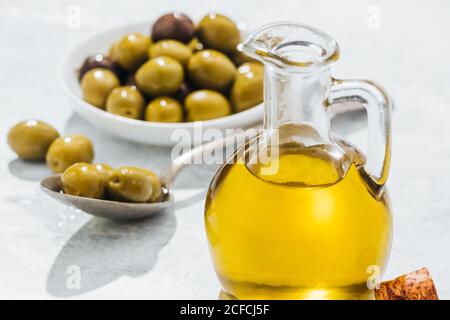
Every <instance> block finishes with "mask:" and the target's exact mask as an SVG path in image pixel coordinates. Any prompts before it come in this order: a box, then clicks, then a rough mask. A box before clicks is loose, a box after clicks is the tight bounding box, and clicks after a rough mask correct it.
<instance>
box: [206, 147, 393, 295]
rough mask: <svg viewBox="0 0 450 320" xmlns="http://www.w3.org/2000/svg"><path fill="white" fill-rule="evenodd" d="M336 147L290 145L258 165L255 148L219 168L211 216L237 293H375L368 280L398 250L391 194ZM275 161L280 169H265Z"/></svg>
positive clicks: (218, 250) (211, 233)
mask: <svg viewBox="0 0 450 320" xmlns="http://www.w3.org/2000/svg"><path fill="white" fill-rule="evenodd" d="M332 153H333V150H329V149H327V147H325V146H315V147H310V148H298V149H296V148H284V149H283V148H281V152H280V154H279V156H278V157H276V158H274V160H272V162H269V163H265V164H261V163H258V162H256V163H255V164H252V165H249V164H245V163H244V162H245V161H242V160H245V159H244V157H245V155H244V156H243V157H240V156H238V155H236V157H240V160H241V161H233V162H234V163H231V162H228V163H226V164H225V165H224V166H223V167H222V168H221V170H219V172H218V173H217V175H216V176H215V178H214V180H213V181H212V184H211V187H210V191H209V193H208V197H207V200H206V208H205V223H206V231H207V236H208V240H209V244H210V249H211V254H212V258H213V262H214V265H215V269H216V272H217V274H218V276H219V278H220V280H221V282H222V285H223V288H224V290H225V291H226V292H227V293H228V294H230V295H232V296H234V297H236V298H238V299H363V298H368V297H369V296H370V293H371V291H370V290H369V289H368V286H367V280H368V279H369V277H371V276H376V274H374V272H375V273H376V272H377V270H378V273H382V272H383V271H384V268H385V264H386V263H387V260H388V255H389V251H390V243H391V223H392V221H391V216H390V209H389V202H388V196H387V194H386V192H385V193H384V194H383V195H382V196H381V197H380V198H379V199H377V198H376V197H375V196H373V193H371V192H370V191H369V189H368V188H369V187H368V185H367V183H365V181H364V175H362V172H361V171H360V169H359V168H360V166H359V164H358V163H357V162H356V161H355V160H353V159H344V160H342V159H340V160H336V159H335V158H333V157H332V156H330V155H331V154H332ZM244 154H245V153H244ZM236 157H235V159H234V160H236ZM238 160H239V159H238ZM273 161H276V162H277V163H275V165H276V167H277V168H278V169H277V171H276V173H274V174H270V175H265V174H263V169H264V168H265V167H267V166H269V165H274V163H273ZM247 162H248V161H247ZM345 163H346V164H347V165H344V164H345Z"/></svg>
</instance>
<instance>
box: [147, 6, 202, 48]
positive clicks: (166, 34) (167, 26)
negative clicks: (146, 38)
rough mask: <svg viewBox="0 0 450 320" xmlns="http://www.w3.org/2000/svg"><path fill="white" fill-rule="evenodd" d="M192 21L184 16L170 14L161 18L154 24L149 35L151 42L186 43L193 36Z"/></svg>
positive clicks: (175, 13) (177, 13)
mask: <svg viewBox="0 0 450 320" xmlns="http://www.w3.org/2000/svg"><path fill="white" fill-rule="evenodd" d="M194 33H195V28H194V23H193V22H192V20H191V19H190V18H189V17H188V16H187V15H185V14H182V13H179V12H172V13H168V14H165V15H163V16H161V17H160V18H159V19H158V20H156V22H155V23H154V25H153V27H152V30H151V34H152V39H153V41H155V42H156V41H159V40H163V39H174V40H178V41H181V42H183V43H188V42H189V41H190V40H191V39H192V38H193V36H194Z"/></svg>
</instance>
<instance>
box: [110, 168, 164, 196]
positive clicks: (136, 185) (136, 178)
mask: <svg viewBox="0 0 450 320" xmlns="http://www.w3.org/2000/svg"><path fill="white" fill-rule="evenodd" d="M107 189H108V192H109V195H110V196H111V197H112V198H113V199H114V200H117V201H126V202H140V203H143V202H153V201H157V200H159V199H160V197H161V194H162V187H161V182H160V180H159V177H158V176H157V175H156V174H155V173H153V172H152V171H150V170H146V169H142V168H136V167H120V168H117V169H115V170H113V171H111V173H110V175H109V177H108V182H107Z"/></svg>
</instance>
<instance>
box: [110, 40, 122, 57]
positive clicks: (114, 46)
mask: <svg viewBox="0 0 450 320" xmlns="http://www.w3.org/2000/svg"><path fill="white" fill-rule="evenodd" d="M119 43H120V41H116V42H114V43H113V44H112V45H111V47H110V48H109V52H108V57H109V58H110V59H111V60H113V61H117V60H118V59H117V56H118V54H117V53H118V52H119V50H118V48H119Z"/></svg>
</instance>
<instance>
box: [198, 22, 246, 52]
mask: <svg viewBox="0 0 450 320" xmlns="http://www.w3.org/2000/svg"><path fill="white" fill-rule="evenodd" d="M198 35H199V38H200V41H201V42H202V43H203V44H204V45H205V46H206V47H207V48H212V49H216V50H220V51H222V52H225V53H234V52H235V51H236V47H237V45H238V44H239V42H240V40H241V33H240V31H239V29H238V27H237V25H236V24H235V23H234V22H233V21H232V20H231V19H229V18H227V17H225V16H223V15H221V14H217V13H210V14H208V15H207V16H205V17H203V19H202V20H200V23H199V25H198Z"/></svg>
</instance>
